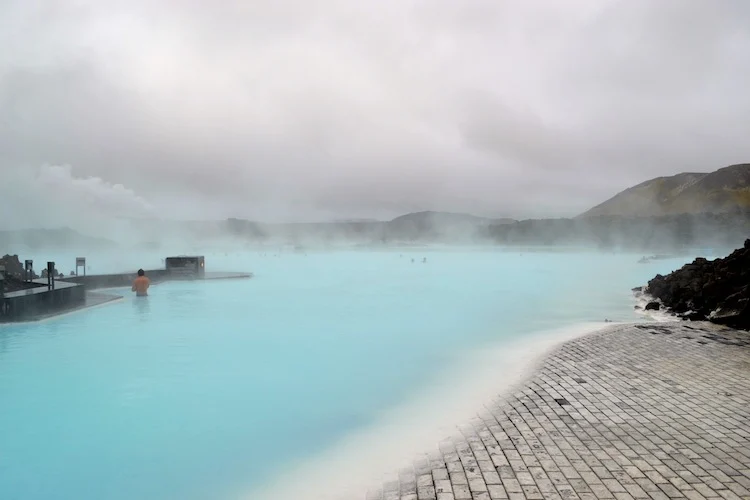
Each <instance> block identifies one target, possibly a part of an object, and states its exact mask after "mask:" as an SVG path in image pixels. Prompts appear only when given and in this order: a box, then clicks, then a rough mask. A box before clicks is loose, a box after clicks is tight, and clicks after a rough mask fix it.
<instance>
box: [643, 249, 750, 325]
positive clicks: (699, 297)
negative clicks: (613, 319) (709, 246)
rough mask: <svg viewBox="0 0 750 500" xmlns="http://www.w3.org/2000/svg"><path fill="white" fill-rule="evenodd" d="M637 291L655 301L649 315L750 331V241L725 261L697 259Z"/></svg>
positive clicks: (655, 278) (649, 305) (651, 303)
mask: <svg viewBox="0 0 750 500" xmlns="http://www.w3.org/2000/svg"><path fill="white" fill-rule="evenodd" d="M634 291H635V292H641V293H643V294H646V296H649V297H651V298H653V300H652V301H651V302H649V303H648V304H647V305H646V306H645V309H646V310H647V311H648V310H665V311H666V312H668V313H671V314H674V315H675V316H677V317H679V318H682V319H687V320H692V321H711V322H713V323H717V324H722V325H726V326H730V327H732V328H739V329H743V330H750V239H748V240H746V241H745V244H744V247H743V248H740V249H737V250H735V251H734V252H732V253H731V254H730V255H729V256H727V257H725V258H723V259H715V260H712V261H709V260H707V259H704V258H697V259H695V260H694V261H693V262H691V263H690V264H686V265H684V266H683V267H682V268H681V269H678V270H677V271H674V272H672V273H670V274H668V275H666V276H662V275H660V274H658V275H656V277H654V278H653V279H652V280H651V281H649V282H648V285H647V286H645V287H643V288H641V289H634Z"/></svg>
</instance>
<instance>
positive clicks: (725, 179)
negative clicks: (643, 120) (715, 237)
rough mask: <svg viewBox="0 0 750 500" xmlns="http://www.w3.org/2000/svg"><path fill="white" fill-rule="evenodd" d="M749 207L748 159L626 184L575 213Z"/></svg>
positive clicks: (657, 213) (689, 211)
mask: <svg viewBox="0 0 750 500" xmlns="http://www.w3.org/2000/svg"><path fill="white" fill-rule="evenodd" d="M746 209H750V163H741V164H737V165H730V166H728V167H724V168H720V169H719V170H716V171H715V172H711V173H693V172H685V173H681V174H677V175H673V176H671V177H657V178H655V179H651V180H648V181H646V182H642V183H640V184H638V185H636V186H633V187H630V188H628V189H626V190H624V191H622V192H620V193H618V194H616V195H615V196H613V197H612V198H610V199H609V200H607V201H605V202H604V203H601V204H599V205H597V206H595V207H594V208H592V209H590V210H588V211H587V212H584V213H583V214H581V215H580V216H579V217H594V216H611V215H620V216H636V217H651V216H663V215H677V214H698V213H723V212H730V211H733V210H746Z"/></svg>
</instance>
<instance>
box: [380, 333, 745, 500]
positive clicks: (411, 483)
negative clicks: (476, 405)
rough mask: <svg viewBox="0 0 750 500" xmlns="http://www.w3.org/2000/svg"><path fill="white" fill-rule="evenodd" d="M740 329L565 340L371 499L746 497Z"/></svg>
mask: <svg viewBox="0 0 750 500" xmlns="http://www.w3.org/2000/svg"><path fill="white" fill-rule="evenodd" d="M742 335H744V336H747V334H746V333H738V332H734V331H732V330H729V329H723V328H719V327H716V326H715V325H710V324H706V323H690V324H684V323H674V324H669V325H662V324H660V325H652V324H637V325H623V326H617V327H614V328H610V329H608V330H605V331H602V332H600V333H597V334H594V335H590V336H587V337H583V338H580V339H577V340H574V341H572V342H568V343H566V344H564V345H562V346H561V347H560V348H559V349H557V350H556V351H555V352H553V353H552V354H550V355H549V356H548V358H547V359H546V360H545V362H544V363H543V364H542V365H541V366H540V367H539V369H538V370H537V372H536V374H535V375H534V376H532V377H531V378H530V379H529V380H527V381H526V383H525V385H522V386H520V387H519V388H518V389H517V390H516V392H515V393H514V394H510V395H508V396H506V397H504V398H497V399H496V400H495V401H493V402H492V403H491V404H488V405H487V406H486V407H485V408H484V409H482V410H481V411H480V412H479V413H478V414H477V415H476V418H473V419H471V420H470V421H469V422H465V423H463V424H461V425H460V426H459V427H458V430H457V433H456V435H455V436H453V437H449V438H448V439H446V440H445V441H442V442H440V443H439V446H438V447H437V448H438V451H437V452H436V453H432V454H430V455H429V456H427V455H425V456H424V457H423V458H421V459H418V460H416V461H415V463H414V468H413V470H411V469H405V470H403V471H401V472H400V473H399V475H398V478H399V479H398V481H395V482H389V483H388V484H384V485H383V488H382V490H381V491H379V492H370V493H368V495H367V499H368V500H376V499H377V500H391V498H393V499H395V498H398V499H399V500H422V499H428V500H469V499H481V500H512V499H519V500H520V499H527V498H528V499H531V500H541V499H552V500H557V499H566V500H567V499H575V498H581V499H583V500H593V499H594V498H602V499H614V498H618V499H619V498H623V499H625V498H634V499H647V498H651V499H654V500H663V499H668V498H689V499H693V498H696V499H697V498H726V499H735V498H742V499H748V498H750V426H748V424H747V422H749V421H750V369H749V367H750V348H749V347H748V346H746V345H742V344H741V343H735V344H733V343H732V342H731V339H734V338H739V337H740V336H742ZM697 339H701V340H702V341H703V343H698V341H697ZM717 339H718V340H717ZM723 339H725V340H723ZM385 495H387V496H385Z"/></svg>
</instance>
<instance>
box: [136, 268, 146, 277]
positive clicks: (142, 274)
mask: <svg viewBox="0 0 750 500" xmlns="http://www.w3.org/2000/svg"><path fill="white" fill-rule="evenodd" d="M138 276H146V271H144V270H143V269H138Z"/></svg>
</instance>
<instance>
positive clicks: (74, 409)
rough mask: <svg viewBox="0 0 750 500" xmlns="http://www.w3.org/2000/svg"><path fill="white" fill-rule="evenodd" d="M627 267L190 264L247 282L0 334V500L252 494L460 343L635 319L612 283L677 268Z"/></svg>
mask: <svg viewBox="0 0 750 500" xmlns="http://www.w3.org/2000/svg"><path fill="white" fill-rule="evenodd" d="M423 256H426V257H427V259H428V261H427V263H422V262H421V260H422V257H423ZM35 257H36V259H37V261H38V262H43V261H45V260H47V259H46V257H47V256H35ZM43 257H45V258H43ZM51 257H52V258H55V256H51ZM73 257H74V256H57V257H56V259H57V261H58V262H63V261H64V262H67V261H68V260H69V261H70V262H71V263H74V260H73ZM639 257H640V256H638V255H609V254H600V253H523V254H522V255H521V254H519V253H518V252H516V251H512V252H510V251H509V252H499V251H493V252H489V251H447V250H446V251H431V252H427V253H425V252H423V253H415V252H403V254H400V253H399V252H398V251H396V252H339V253H310V254H308V255H295V254H285V255H281V256H279V257H274V256H272V254H268V256H266V257H263V256H260V255H259V254H257V253H251V254H231V255H223V254H220V255H208V256H207V267H208V268H209V270H211V269H213V270H232V271H253V272H254V273H255V277H254V278H253V279H251V280H235V281H222V282H218V281H217V282H181V283H166V284H161V285H158V286H155V287H153V288H152V291H151V296H150V297H148V298H147V299H136V298H134V297H131V296H130V293H129V290H120V292H122V293H123V294H126V295H127V298H126V299H125V300H124V301H121V302H119V303H115V304H113V305H108V306H104V307H100V308H95V309H92V310H89V311H85V312H81V313H77V314H74V315H68V316H64V317H61V318H58V319H55V320H51V321H47V322H43V323H38V324H24V325H14V326H7V325H6V326H3V327H0V498H2V499H24V500H34V499H45V500H47V499H52V498H55V499H76V500H78V499H81V498H96V499H100V500H103V499H123V500H124V499H128V500H130V499H133V498H138V499H154V500H156V499H158V500H165V499H183V500H184V499H222V498H232V497H234V496H235V495H236V494H237V493H238V492H252V491H253V490H254V489H256V488H259V487H261V486H263V485H265V484H268V483H269V482H271V481H274V480H277V479H278V478H279V477H281V476H282V475H284V474H285V473H286V474H288V473H289V470H290V468H291V466H292V464H298V463H300V462H304V461H305V460H315V457H316V456H317V455H318V454H320V453H322V452H324V451H325V450H326V449H328V448H330V447H332V446H333V445H335V444H336V443H337V442H339V441H340V440H342V439H344V438H345V437H346V436H347V435H348V434H349V433H352V432H354V431H356V430H358V429H361V428H364V427H366V426H368V425H374V424H376V423H377V420H378V418H379V415H381V414H382V413H383V412H384V411H386V410H388V409H390V408H394V407H397V406H399V405H402V404H404V403H405V402H407V401H409V399H410V398H413V397H414V396H415V395H417V394H420V393H421V392H422V391H424V390H425V388H427V387H429V386H430V383H431V381H432V380H435V378H436V377H438V376H440V375H441V374H444V373H445V372H446V370H450V369H452V367H456V366H460V363H461V360H462V358H463V357H464V355H465V354H466V353H467V352H468V351H469V350H472V349H477V348H481V347H482V346H484V345H490V344H497V343H501V342H504V341H508V340H510V339H514V338H518V337H519V336H527V337H528V338H530V339H531V341H533V334H534V332H538V331H541V330H545V329H549V328H551V327H557V326H562V325H568V324H574V323H577V322H581V321H600V320H603V319H604V318H609V319H612V320H636V319H638V317H637V316H635V315H634V313H633V301H632V296H631V292H630V289H631V288H632V287H634V286H637V285H641V284H644V283H645V282H646V281H647V280H648V279H650V278H651V277H653V275H654V274H656V273H657V272H662V273H663V272H667V271H670V270H672V269H674V268H677V267H679V266H680V265H682V264H683V263H684V262H685V261H686V260H688V259H687V258H686V259H676V260H669V261H657V262H653V263H650V264H637V263H636V261H637V260H638V258H639ZM412 258H414V259H415V260H416V262H414V263H412V262H411V259H412ZM120 259H125V260H128V259H130V261H128V262H127V265H128V266H131V265H132V266H133V269H135V268H137V267H140V266H141V265H143V266H144V267H149V266H154V267H155V266H158V265H159V264H160V259H159V256H156V255H150V256H137V258H136V256H130V257H122V258H120ZM131 261H132V262H131ZM143 262H145V264H142V263H143ZM89 264H90V266H91V267H92V268H93V267H95V266H98V268H97V270H98V271H99V272H104V271H115V270H117V271H119V270H122V269H107V267H108V266H109V267H111V266H114V265H116V264H123V262H122V261H121V260H119V261H116V264H115V261H114V260H112V259H110V260H109V261H108V260H107V258H104V257H101V258H99V259H97V258H92V257H90V256H89ZM71 267H72V266H71ZM60 269H63V270H64V269H65V267H64V266H60ZM501 384H502V381H498V385H501ZM353 460H356V457H353Z"/></svg>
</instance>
